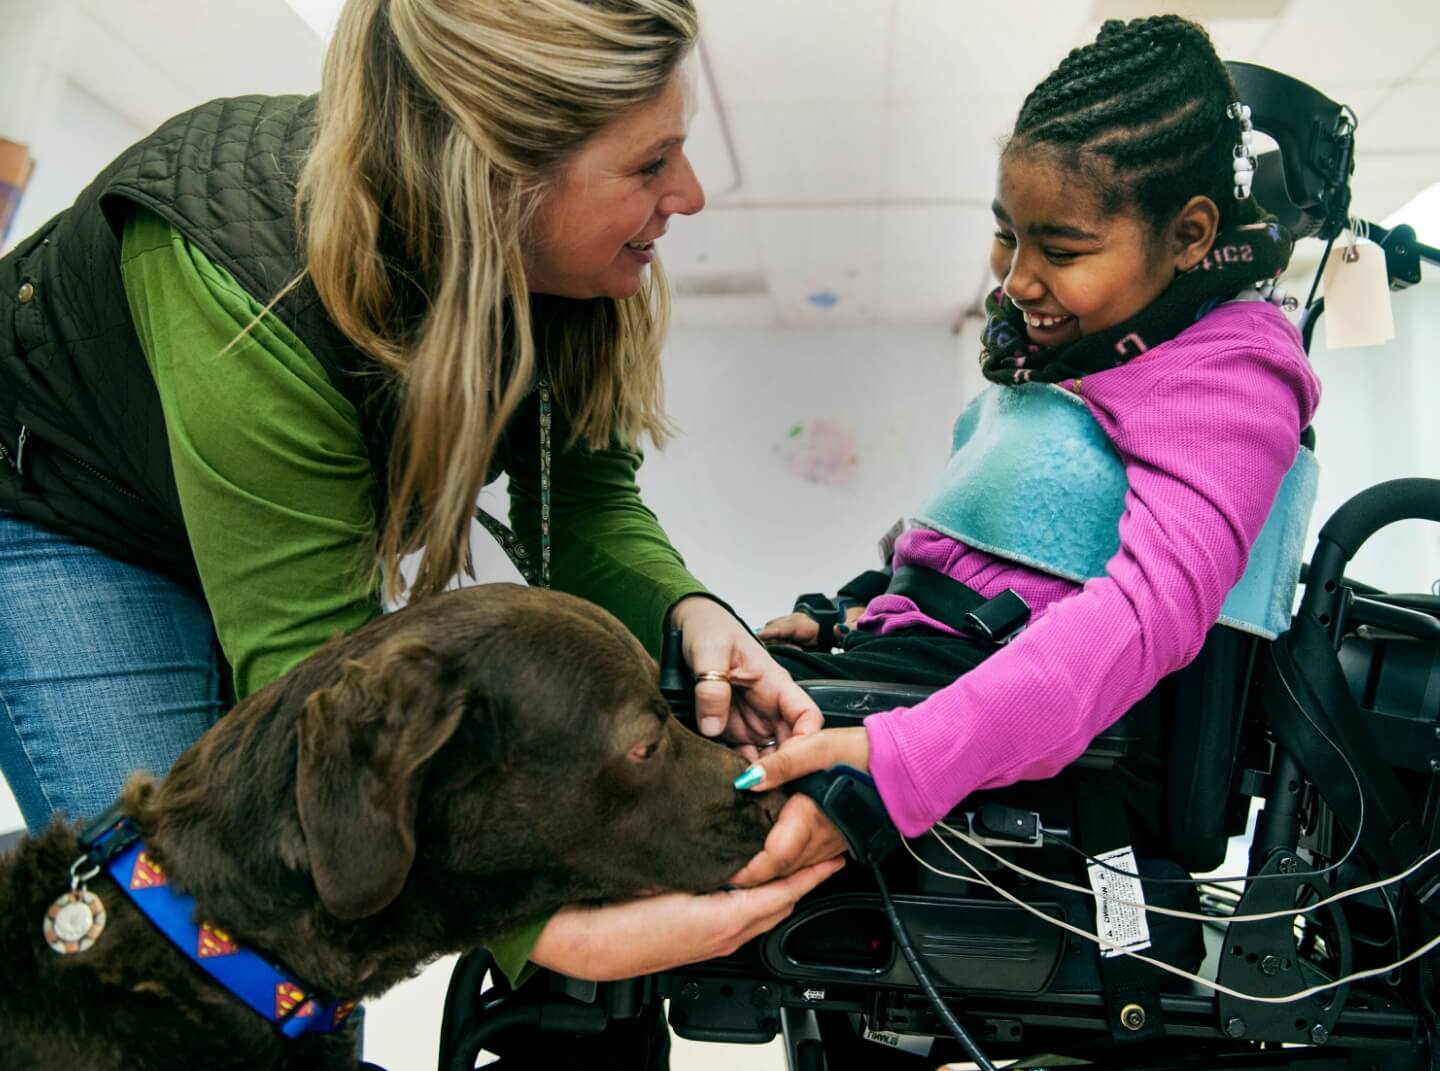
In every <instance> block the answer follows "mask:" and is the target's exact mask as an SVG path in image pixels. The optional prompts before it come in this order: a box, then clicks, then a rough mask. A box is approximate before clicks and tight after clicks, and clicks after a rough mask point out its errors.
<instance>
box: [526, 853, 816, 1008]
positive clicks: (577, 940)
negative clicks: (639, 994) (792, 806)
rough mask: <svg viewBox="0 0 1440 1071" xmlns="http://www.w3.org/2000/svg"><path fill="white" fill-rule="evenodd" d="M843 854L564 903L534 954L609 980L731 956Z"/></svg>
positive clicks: (554, 966) (579, 974)
mask: <svg viewBox="0 0 1440 1071" xmlns="http://www.w3.org/2000/svg"><path fill="white" fill-rule="evenodd" d="M840 866H841V864H840V862H839V861H838V860H836V861H832V862H827V863H819V864H816V865H815V866H810V867H806V868H804V869H803V870H798V871H796V872H795V873H793V874H791V875H790V876H789V877H786V878H783V879H781V880H779V881H772V882H768V883H766V884H763V885H756V886H755V887H754V888H750V889H736V890H734V891H733V892H717V893H708V894H705V895H703V896H696V895H694V894H693V893H661V894H659V895H657V896H646V897H642V898H640V899H637V900H626V901H623V902H621V903H617V904H601V905H599V906H597V907H589V906H577V907H566V908H562V909H561V910H560V911H557V912H556V913H555V915H554V916H553V917H552V918H551V919H550V921H549V922H548V923H547V924H546V926H545V929H544V930H542V931H541V932H540V940H539V941H537V942H536V943H535V948H534V949H533V950H532V951H531V953H530V959H531V960H532V961H533V962H535V963H538V964H539V965H540V966H542V967H548V968H550V969H551V970H553V971H559V972H560V973H561V974H567V975H569V976H570V977H572V978H582V979H585V980H587V981H592V982H609V981H614V980H615V979H617V978H635V977H638V976H639V975H642V974H654V973H655V972H656V971H664V970H669V969H670V968H672V967H679V966H682V965H683V964H686V963H698V962H700V961H701V960H706V959H714V958H715V957H716V956H728V955H729V954H730V953H731V952H734V951H735V950H736V949H737V948H739V947H740V946H741V945H743V944H744V943H745V942H746V941H749V940H750V939H751V938H753V937H757V936H759V935H760V934H762V933H764V932H765V931H766V930H769V929H772V928H773V927H774V926H775V925H776V924H777V923H779V922H780V921H781V920H782V919H784V918H785V917H786V916H787V915H789V914H790V912H791V911H793V910H795V904H796V902H797V901H798V900H799V899H800V897H802V896H804V895H805V894H806V893H807V892H809V891H810V890H811V889H813V888H815V886H817V885H819V884H820V883H821V882H822V881H824V880H825V879H826V878H828V877H829V876H830V875H831V874H833V873H835V871H837V870H839V869H840Z"/></svg>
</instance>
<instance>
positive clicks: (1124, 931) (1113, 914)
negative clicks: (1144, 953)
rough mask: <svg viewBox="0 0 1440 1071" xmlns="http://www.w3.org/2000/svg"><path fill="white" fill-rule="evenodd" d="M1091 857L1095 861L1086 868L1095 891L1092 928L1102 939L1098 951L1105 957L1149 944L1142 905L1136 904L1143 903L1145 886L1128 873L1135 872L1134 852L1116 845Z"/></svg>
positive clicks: (1131, 950) (1138, 949)
mask: <svg viewBox="0 0 1440 1071" xmlns="http://www.w3.org/2000/svg"><path fill="white" fill-rule="evenodd" d="M1095 858H1096V860H1097V861H1098V862H1096V863H1091V864H1090V866H1089V868H1088V869H1089V872H1090V888H1091V889H1093V890H1094V891H1095V932H1096V934H1097V935H1098V936H1099V937H1100V940H1101V941H1103V942H1104V944H1102V945H1101V946H1100V954H1101V955H1102V956H1105V957H1107V958H1108V957H1112V956H1118V955H1120V954H1121V953H1122V952H1138V951H1140V950H1141V949H1142V948H1149V947H1150V927H1149V925H1148V924H1147V923H1146V921H1145V910H1144V908H1143V907H1142V906H1138V905H1143V904H1144V903H1145V890H1144V888H1143V887H1142V886H1141V884H1140V879H1139V878H1137V877H1131V876H1130V875H1132V874H1134V873H1135V872H1136V871H1135V853H1134V852H1133V851H1131V849H1130V848H1128V847H1125V848H1116V849H1115V850H1114V851H1110V852H1106V853H1105V854H1103V855H1097V856H1096V857H1095ZM1099 863H1104V864H1106V866H1100V865H1098V864H1099ZM1107 866H1108V867H1113V868H1114V869H1113V870H1110V869H1106V867H1107ZM1116 871H1124V873H1116Z"/></svg>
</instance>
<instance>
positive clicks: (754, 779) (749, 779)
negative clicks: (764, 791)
mask: <svg viewBox="0 0 1440 1071" xmlns="http://www.w3.org/2000/svg"><path fill="white" fill-rule="evenodd" d="M763 780H765V767H763V766H752V767H750V769H748V770H746V771H745V772H744V773H742V774H741V775H740V776H739V777H737V778H735V787H736V788H738V789H740V790H741V791H744V790H745V789H747V788H754V787H755V786H756V785H758V784H759V783H760V782H761V781H763Z"/></svg>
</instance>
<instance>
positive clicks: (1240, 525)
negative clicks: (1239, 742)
mask: <svg viewBox="0 0 1440 1071" xmlns="http://www.w3.org/2000/svg"><path fill="white" fill-rule="evenodd" d="M1067 385H1068V386H1072V387H1073V384H1067ZM1080 394H1081V397H1082V398H1083V399H1084V400H1085V402H1086V404H1087V405H1088V406H1089V408H1090V412H1091V413H1092V414H1093V415H1094V417H1095V419H1096V420H1097V421H1098V422H1099V423H1100V426H1101V427H1102V428H1103V429H1104V431H1105V433H1106V434H1107V435H1108V436H1109V438H1110V441H1111V443H1112V445H1113V446H1114V448H1115V450H1116V452H1117V453H1118V454H1119V456H1120V458H1121V460H1122V462H1123V463H1124V466H1125V474H1126V477H1127V478H1128V480H1129V485H1130V488H1129V491H1128V492H1127V493H1126V495H1125V512H1124V515H1123V516H1122V517H1121V519H1120V549H1119V550H1118V551H1117V552H1116V553H1115V556H1114V557H1112V558H1111V559H1110V561H1109V562H1107V563H1106V566H1105V575H1103V576H1100V577H1096V578H1094V579H1091V580H1089V581H1087V582H1086V583H1085V584H1083V585H1078V584H1075V583H1072V582H1070V581H1068V580H1062V579H1060V578H1057V577H1054V576H1050V575H1048V574H1045V573H1041V572H1037V571H1035V570H1033V569H1028V568H1026V567H1024V566H1020V565H1016V564H1014V563H1010V562H1006V561H1003V560H1001V559H998V558H996V557H994V556H992V555H989V554H985V553H982V552H981V551H978V550H975V549H973V548H971V547H968V546H966V545H964V544H963V543H959V542H957V541H955V540H954V539H951V538H949V537H948V536H944V535H941V534H940V533H938V532H935V531H933V530H930V529H926V528H917V529H912V530H911V531H908V532H906V533H905V534H904V535H903V536H902V537H901V538H900V540H899V541H898V543H897V545H896V548H895V556H894V559H893V563H892V564H893V565H894V566H895V567H897V568H898V567H900V566H904V565H922V566H925V567H927V568H930V569H934V570H937V571H939V572H942V573H945V574H946V575H948V576H951V577H953V578H955V579H956V580H960V581H963V582H964V583H966V584H968V585H970V586H971V587H972V588H974V589H976V590H977V591H979V592H980V593H981V594H983V595H986V596H993V595H996V594H998V593H999V592H1001V591H1003V590H1004V589H1005V588H1014V589H1015V590H1016V591H1017V592H1018V593H1019V594H1020V595H1021V596H1022V597H1023V598H1024V599H1025V601H1026V602H1028V603H1029V604H1030V606H1031V609H1032V613H1031V618H1030V625H1029V627H1028V628H1027V629H1025V631H1024V632H1022V633H1021V634H1020V635H1019V636H1017V637H1016V638H1015V639H1014V640H1012V641H1011V642H1010V643H1009V644H1007V645H1006V646H1005V647H1003V648H1001V649H1000V650H999V651H997V652H996V653H995V654H993V655H991V656H990V658H988V659H987V660H986V661H985V662H984V663H982V664H981V665H980V666H978V667H976V668H975V669H973V670H971V671H970V672H969V673H966V674H965V675H964V676H962V677H960V678H959V679H957V680H956V681H955V682H954V683H953V684H951V685H949V686H948V687H946V688H943V689H942V690H940V691H939V692H937V693H935V694H934V695H933V696H931V697H930V698H929V699H926V700H925V701H924V702H922V703H919V704H917V705H915V706H913V707H908V708H900V709H896V710H891V711H887V712H885V713H882V714H876V715H873V716H871V717H870V718H868V719H867V720H866V722H865V729H866V733H867V736H868V738H869V742H870V768H871V772H872V774H873V775H874V778H875V782H876V785H877V787H878V788H879V790H880V795H881V797H882V798H883V799H884V801H885V806H886V808H887V809H888V810H889V812H890V816H891V818H892V819H894V821H895V824H896V825H897V826H898V827H899V828H900V830H901V832H903V833H904V834H906V835H907V836H916V835H918V834H920V833H923V832H924V831H925V830H927V829H929V828H930V826H932V825H934V824H935V822H937V821H939V820H940V819H942V818H944V817H945V815H946V814H947V813H948V812H949V811H950V810H951V809H952V808H953V807H954V806H955V805H956V804H957V803H958V802H959V801H960V800H962V799H963V798H964V797H966V796H967V795H969V794H970V793H971V792H974V791H976V790H977V789H983V788H996V787H999V786H1001V785H1008V784H1011V783H1012V782H1015V781H1022V780H1035V779H1039V778H1045V777H1052V776H1054V775H1055V774H1056V773H1057V772H1059V771H1060V770H1061V769H1062V768H1063V767H1064V766H1066V765H1067V764H1068V763H1070V762H1071V761H1072V760H1074V759H1075V758H1076V757H1077V756H1079V755H1080V753H1081V752H1083V751H1084V750H1085V748H1086V746H1087V745H1088V744H1089V742H1090V741H1091V740H1092V739H1093V738H1094V737H1095V736H1096V735H1097V734H1098V733H1100V732H1101V731H1103V730H1104V729H1105V728H1106V727H1107V726H1109V725H1110V724H1112V723H1113V722H1114V721H1116V720H1117V719H1118V718H1119V717H1120V716H1121V715H1122V714H1124V713H1125V712H1126V711H1127V710H1128V709H1129V708H1130V707H1131V706H1133V705H1134V704H1135V703H1136V702H1137V701H1139V700H1140V699H1141V698H1143V697H1144V696H1145V695H1146V694H1147V693H1148V692H1149V691H1150V689H1151V688H1153V687H1154V686H1155V684H1156V682H1157V681H1159V680H1160V678H1162V677H1164V676H1166V675H1167V674H1169V673H1173V672H1174V671H1175V670H1177V669H1179V668H1181V667H1182V666H1184V665H1185V664H1186V663H1188V662H1189V661H1190V660H1191V659H1193V658H1194V657H1195V655H1196V654H1197V653H1198V652H1199V650H1200V647H1201V644H1202V643H1203V642H1204V639H1205V634H1206V633H1207V632H1208V631H1209V629H1210V628H1211V626H1213V625H1214V624H1215V622H1216V620H1217V619H1218V617H1219V615H1220V606H1221V604H1222V603H1223V602H1224V601H1225V597H1226V595H1227V594H1228V593H1229V591H1230V589H1231V588H1232V587H1233V586H1234V585H1235V584H1236V582H1237V581H1238V580H1239V579H1240V576H1241V574H1242V573H1243V572H1244V571H1245V564H1246V561H1247V559H1248V555H1249V551H1250V546H1251V544H1252V543H1253V542H1254V541H1255V538H1256V537H1257V536H1258V535H1259V534H1260V529H1261V527H1262V526H1263V525H1264V523H1265V519H1266V517H1267V516H1268V515H1269V512H1270V507H1271V505H1272V504H1273V503H1274V501H1275V496H1276V494H1277V492H1278V491H1279V488H1280V483H1281V481H1282V480H1283V479H1284V477H1285V473H1286V472H1287V471H1288V470H1289V468H1290V466H1291V464H1292V463H1293V462H1294V460H1295V452H1296V449H1297V447H1298V444H1299V435H1300V431H1301V429H1302V428H1304V427H1305V426H1306V425H1307V424H1308V423H1309V422H1310V419H1311V415H1312V414H1313V413H1314V411H1315V406H1316V404H1317V403H1318V401H1319V397H1320V385H1319V381H1318V380H1317V379H1316V378H1315V375H1314V373H1313V372H1312V371H1311V370H1310V366H1309V363H1308V362H1307V360H1306V358H1305V353H1304V349H1303V347H1302V345H1301V342H1300V337H1299V334H1298V332H1297V331H1296V330H1295V328H1294V327H1293V326H1291V324H1290V322H1289V321H1288V320H1287V319H1286V318H1285V317H1284V315H1283V314H1282V313H1281V312H1280V311H1279V310H1278V309H1275V308H1274V307H1272V306H1270V305H1268V304H1266V303H1264V302H1260V301H1235V302H1230V303H1227V304H1225V305H1221V306H1219V307H1218V308H1216V309H1214V310H1213V311H1211V312H1210V313H1209V314H1207V315H1206V316H1205V317H1204V318H1202V319H1201V320H1200V321H1198V322H1197V323H1195V324H1193V325H1192V326H1190V327H1189V328H1187V329H1186V330H1184V331H1183V332H1181V333H1180V334H1179V335H1177V336H1176V337H1175V338H1174V339H1172V340H1170V341H1169V342H1166V343H1164V344H1162V345H1159V346H1156V347H1155V348H1153V349H1151V350H1150V351H1149V352H1147V353H1145V354H1143V355H1141V356H1139V357H1136V358H1135V359H1133V360H1131V361H1130V362H1129V363H1127V364H1125V365H1123V366H1121V367H1120V368H1115V369H1111V370H1108V371H1105V372H1099V373H1096V374H1093V375H1089V376H1086V377H1085V378H1084V380H1083V382H1082V383H1081V384H1080ZM861 624H862V627H864V628H868V629H878V630H879V631H881V632H892V631H895V630H896V629H901V628H908V627H912V626H915V625H924V626H926V627H927V628H930V629H933V630H936V631H940V632H950V633H953V630H951V629H949V628H947V627H946V626H945V625H943V624H941V623H940V622H938V621H935V620H933V619H931V618H927V617H926V616H925V615H924V614H922V613H920V611H919V610H918V609H917V608H916V606H915V604H914V603H913V602H911V601H910V600H909V599H906V598H904V597H902V596H897V595H882V596H880V597H879V598H877V599H875V600H873V601H872V602H871V603H870V605H869V608H868V610H867V614H866V617H865V619H864V620H863V622H862V623H861Z"/></svg>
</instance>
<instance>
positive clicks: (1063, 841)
mask: <svg viewBox="0 0 1440 1071" xmlns="http://www.w3.org/2000/svg"><path fill="white" fill-rule="evenodd" d="M1277 679H1278V680H1279V681H1280V684H1281V685H1282V686H1283V687H1284V689H1285V692H1286V694H1287V695H1289V697H1290V701H1291V702H1292V703H1293V704H1294V705H1295V709H1296V710H1297V711H1299V713H1300V716H1301V717H1302V718H1304V719H1305V720H1306V721H1307V722H1308V723H1309V724H1310V728H1311V729H1313V730H1314V732H1315V735H1316V736H1318V737H1319V738H1320V739H1321V740H1323V741H1324V742H1325V743H1326V744H1328V745H1329V746H1330V750H1332V751H1334V752H1335V755H1336V757H1338V758H1339V759H1340V761H1341V762H1342V763H1344V765H1345V770H1346V772H1347V773H1349V774H1350V780H1351V781H1353V782H1354V784H1355V795H1356V800H1357V804H1358V810H1357V811H1356V815H1355V832H1354V833H1353V834H1351V836H1350V843H1349V844H1347V845H1346V846H1345V851H1344V852H1343V853H1342V854H1341V855H1340V858H1339V859H1336V860H1335V862H1333V863H1330V864H1329V865H1328V866H1323V867H1321V868H1320V869H1319V870H1314V871H1311V876H1312V877H1321V876H1323V875H1325V874H1329V873H1331V872H1333V871H1336V870H1339V869H1340V868H1341V867H1343V866H1344V865H1345V864H1346V863H1347V862H1349V861H1350V857H1351V856H1352V855H1354V854H1355V850H1356V849H1357V848H1358V847H1359V846H1360V834H1361V832H1362V831H1363V830H1364V829H1365V787H1364V785H1363V783H1362V782H1361V780H1360V774H1359V772H1358V771H1357V770H1356V769H1355V765H1354V763H1352V762H1351V761H1350V756H1348V755H1347V754H1345V749H1344V748H1342V747H1341V746H1340V745H1339V744H1337V743H1336V742H1335V741H1334V740H1332V739H1330V737H1329V735H1328V734H1327V733H1326V732H1325V730H1324V729H1322V728H1321V727H1320V726H1319V725H1318V724H1317V723H1316V721H1315V719H1314V718H1312V717H1311V716H1310V711H1309V710H1308V709H1307V708H1306V707H1305V704H1304V703H1302V702H1301V701H1300V698H1299V697H1298V696H1297V695H1296V694H1295V689H1294V688H1292V687H1290V682H1289V681H1288V680H1287V679H1286V678H1285V677H1283V676H1280V677H1278V678H1277ZM1045 838H1046V839H1047V840H1050V841H1053V842H1054V843H1056V844H1059V845H1061V846H1063V847H1066V848H1069V849H1070V850H1071V851H1072V852H1074V853H1075V854H1077V855H1079V856H1080V857H1081V858H1083V859H1084V860H1085V862H1086V863H1087V864H1088V865H1090V866H1098V867H1099V868H1100V869H1102V870H1109V871H1112V872H1114V873H1116V874H1120V875H1122V876H1124V877H1127V878H1135V879H1137V880H1139V881H1140V882H1141V883H1142V884H1151V885H1197V886H1198V885H1212V884H1213V885H1220V884H1224V883H1226V882H1234V883H1239V882H1252V881H1284V880H1287V875H1284V874H1255V875H1247V874H1242V875H1239V876H1234V877H1218V878H1217V877H1204V878H1147V877H1146V876H1145V875H1143V874H1136V873H1134V872H1132V871H1129V870H1125V869H1123V868H1121V867H1117V866H1113V865H1112V864H1110V863H1107V862H1105V861H1104V860H1101V859H1096V858H1095V857H1094V856H1092V855H1088V854H1086V852H1085V851H1084V850H1082V849H1081V848H1080V847H1079V846H1078V845H1076V844H1074V843H1073V842H1072V841H1070V840H1069V839H1068V838H1066V837H1062V836H1059V835H1057V834H1055V833H1053V832H1051V831H1049V830H1046V831H1045ZM992 854H993V853H992ZM1437 854H1440V851H1437V852H1432V853H1431V854H1430V855H1428V856H1426V857H1425V858H1423V859H1420V860H1418V861H1416V862H1415V863H1413V864H1411V866H1410V867H1409V868H1408V869H1406V870H1405V871H1404V873H1403V874H1401V875H1397V876H1395V877H1392V878H1389V879H1387V880H1386V881H1385V882H1382V883H1380V884H1381V885H1389V884H1393V883H1395V882H1396V881H1399V880H1402V879H1403V878H1406V877H1409V876H1410V875H1411V874H1413V873H1414V872H1415V871H1416V870H1418V869H1419V868H1420V867H1422V866H1424V865H1425V864H1426V863H1428V862H1429V861H1430V860H1432V859H1434V858H1435V857H1436V855H1437ZM1042 880H1043V879H1042ZM1375 887H1379V886H1375ZM1368 888H1369V887H1367V891H1368ZM1359 891H1360V890H1351V891H1350V892H1347V893H1344V894H1342V895H1341V896H1340V897H1337V898H1335V899H1343V898H1344V897H1345V896H1353V895H1355V894H1356V893H1357V892H1359ZM1326 902H1327V903H1329V902H1332V901H1326Z"/></svg>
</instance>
